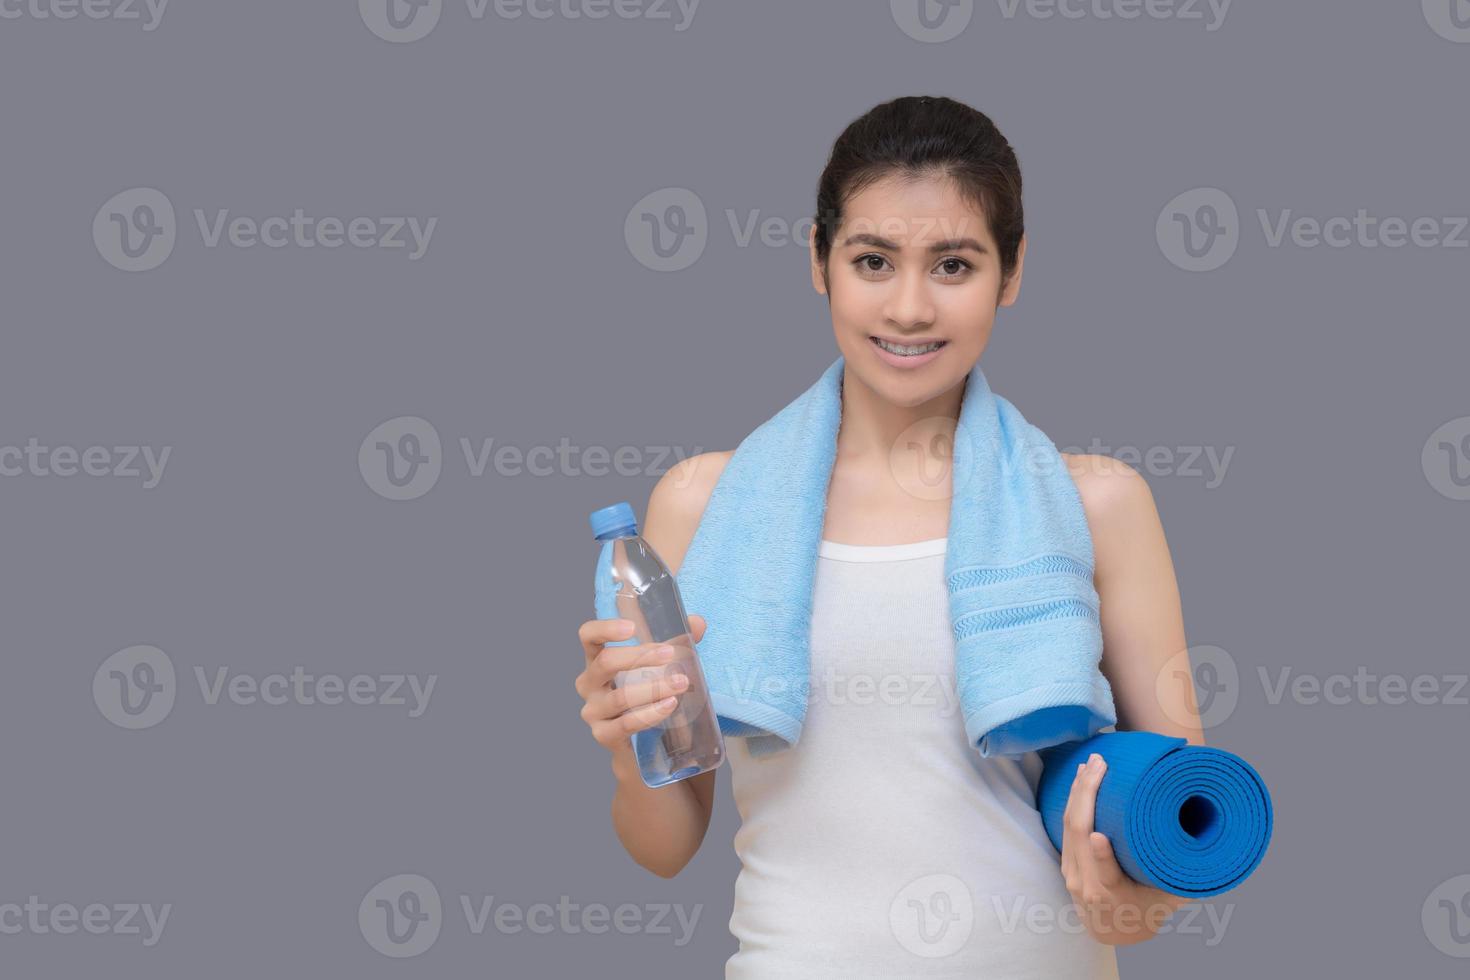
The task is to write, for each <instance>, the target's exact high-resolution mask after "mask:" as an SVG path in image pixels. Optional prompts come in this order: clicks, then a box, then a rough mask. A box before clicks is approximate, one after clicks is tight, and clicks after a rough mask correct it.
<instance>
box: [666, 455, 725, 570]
mask: <svg viewBox="0 0 1470 980" xmlns="http://www.w3.org/2000/svg"><path fill="white" fill-rule="evenodd" d="M734 454H735V450H733V449H730V450H724V451H721V452H708V453H699V454H698V455H696V456H690V457H689V458H688V459H684V460H681V461H680V462H678V463H677V464H675V465H674V466H672V467H670V468H669V470H668V472H666V473H665V474H664V475H663V476H662V477H660V478H659V481H658V483H657V484H655V485H654V488H653V492H652V493H651V494H650V495H649V497H648V511H647V515H646V517H645V518H644V528H643V537H644V539H645V540H647V541H648V543H649V544H651V545H653V547H654V550H655V551H657V552H658V553H659V556H660V557H661V558H663V560H664V562H665V563H666V564H667V565H668V566H669V568H670V569H672V570H674V571H677V570H678V568H679V566H680V565H681V564H683V561H684V552H685V550H686V549H688V547H689V542H690V541H692V540H693V539H694V532H695V530H697V529H698V527H699V522H700V519H701V518H703V517H704V508H705V505H706V504H708V503H709V498H710V494H711V493H713V492H714V489H715V484H716V483H718V482H719V481H720V474H722V473H724V472H725V464H726V463H728V462H729V461H730V457H731V456H733V455H734Z"/></svg>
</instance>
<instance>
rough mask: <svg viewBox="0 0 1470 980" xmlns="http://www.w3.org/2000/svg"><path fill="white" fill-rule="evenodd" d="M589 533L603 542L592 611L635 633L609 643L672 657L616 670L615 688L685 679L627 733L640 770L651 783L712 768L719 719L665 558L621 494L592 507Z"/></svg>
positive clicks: (718, 753) (717, 753)
mask: <svg viewBox="0 0 1470 980" xmlns="http://www.w3.org/2000/svg"><path fill="white" fill-rule="evenodd" d="M591 522H592V533H593V535H594V536H596V538H597V540H598V541H601V542H603V546H602V552H601V554H600V556H599V558H598V562H597V582H596V597H597V618H599V619H626V620H628V621H629V622H631V623H633V625H634V632H633V636H632V637H631V638H630V639H628V640H622V641H618V642H616V643H610V644H608V646H632V645H636V644H640V643H667V644H668V645H669V646H671V647H673V648H674V652H675V655H674V659H673V660H671V661H669V662H668V663H667V664H661V665H659V666H657V667H638V668H635V669H633V670H624V671H620V672H619V673H618V674H617V676H616V677H615V678H614V680H613V686H614V687H616V688H621V687H624V686H626V685H628V684H636V683H640V682H643V681H655V680H658V679H659V678H660V677H670V678H672V677H676V676H678V675H679V674H683V675H684V676H685V677H687V678H689V686H688V687H687V688H685V689H684V690H683V691H682V692H681V693H680V694H679V695H678V698H679V700H678V703H677V704H676V705H675V706H674V710H673V712H672V713H671V714H670V715H669V716H668V717H666V718H664V720H663V721H662V722H661V723H659V724H658V725H655V726H653V727H651V728H645V729H644V730H643V731H641V732H634V733H633V736H632V742H633V750H634V752H635V753H636V754H637V757H638V769H639V771H640V772H641V773H642V775H643V782H644V784H645V785H648V786H666V785H668V784H669V783H673V782H677V781H678V780H680V779H688V778H689V777H690V776H696V775H698V774H699V773H702V772H708V771H709V770H711V769H714V768H715V767H717V766H718V765H719V764H720V763H721V761H723V760H724V758H725V741H724V739H723V738H722V737H721V735H720V723H719V719H718V718H717V717H716V716H715V711H714V707H713V705H711V704H710V699H709V688H708V687H707V686H706V684H705V681H704V671H703V670H701V669H700V666H699V655H698V653H697V652H696V651H695V649H694V637H693V636H692V635H691V633H690V631H689V620H688V618H687V617H686V616H685V615H684V602H683V600H682V599H680V598H679V586H678V584H677V583H676V582H675V580H674V575H673V573H672V572H670V571H669V568H668V566H667V565H665V564H664V562H663V559H661V558H660V557H659V556H658V552H656V551H654V550H653V548H652V547H651V546H650V545H649V543H648V542H647V541H644V540H643V538H642V537H640V536H639V534H638V519H637V518H636V517H634V516H633V508H632V507H631V506H630V505H629V504H628V503H627V502H626V501H625V502H622V503H617V504H613V505H612V506H611V507H604V508H602V509H601V510H596V511H593V512H592V516H591Z"/></svg>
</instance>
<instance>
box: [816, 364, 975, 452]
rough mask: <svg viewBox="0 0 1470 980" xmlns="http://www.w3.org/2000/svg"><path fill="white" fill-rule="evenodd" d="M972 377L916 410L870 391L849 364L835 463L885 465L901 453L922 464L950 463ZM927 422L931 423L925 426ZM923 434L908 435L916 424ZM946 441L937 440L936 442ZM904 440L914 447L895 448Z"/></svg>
mask: <svg viewBox="0 0 1470 980" xmlns="http://www.w3.org/2000/svg"><path fill="white" fill-rule="evenodd" d="M968 377H969V376H968V375H966V377H965V378H964V379H961V380H960V383H959V384H957V385H954V386H953V387H951V388H949V389H948V390H946V391H942V392H940V393H939V394H937V395H935V396H934V397H933V398H930V399H928V400H927V401H923V402H920V403H919V404H917V405H895V404H894V403H893V402H891V401H888V400H887V399H885V398H884V397H883V396H882V395H880V394H879V393H878V392H876V391H874V390H873V389H872V388H870V387H868V386H867V385H866V384H864V383H863V382H862V380H861V379H859V378H858V377H857V375H855V374H854V373H853V371H852V369H851V368H850V367H848V366H847V365H846V364H844V365H843V368H842V425H841V427H840V428H839V429H838V431H837V457H838V459H842V460H849V461H856V460H878V461H886V460H887V459H889V456H890V454H891V453H893V452H895V451H902V452H903V453H904V454H906V455H908V456H917V457H918V459H917V461H918V462H928V461H931V460H938V461H945V460H948V459H949V456H950V452H951V448H952V447H953V445H954V430H955V426H956V425H957V424H958V423H959V417H960V405H961V403H962V402H963V400H964V395H965V388H966V385H967V379H968ZM926 420H927V421H926ZM921 421H925V422H926V424H925V425H924V426H923V427H922V428H921V429H919V430H916V431H915V432H912V433H907V435H906V434H905V433H906V430H908V429H910V428H912V427H913V426H914V425H915V424H916V423H918V422H921ZM941 435H942V436H944V437H945V438H943V439H939V438H936V436H941ZM900 437H904V438H905V441H912V442H913V443H914V444H913V445H912V446H897V445H896V444H897V442H898V441H899V439H900Z"/></svg>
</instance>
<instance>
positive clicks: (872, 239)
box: [812, 177, 1026, 406]
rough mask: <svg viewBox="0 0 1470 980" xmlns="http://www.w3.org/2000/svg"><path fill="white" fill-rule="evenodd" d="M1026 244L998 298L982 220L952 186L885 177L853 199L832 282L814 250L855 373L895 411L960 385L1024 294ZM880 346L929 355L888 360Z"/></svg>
mask: <svg viewBox="0 0 1470 980" xmlns="http://www.w3.org/2000/svg"><path fill="white" fill-rule="evenodd" d="M1025 255H1026V240H1025V238H1024V237H1023V238H1022V239H1021V245H1020V250H1019V252H1018V254H1017V256H1016V268H1015V271H1014V273H1013V274H1012V276H1011V279H1010V281H1008V282H1007V283H1006V286H1005V289H1004V290H1002V289H1001V281H1000V278H1001V277H1000V257H999V252H998V250H997V249H996V245H995V240H994V239H993V238H992V237H991V235H990V229H989V226H988V224H987V223H986V220H985V216H984V215H983V214H981V213H980V212H979V211H978V210H976V209H975V208H974V207H973V206H972V205H970V204H968V203H966V201H965V200H964V198H963V197H962V196H961V195H960V194H959V191H958V189H957V188H956V187H955V186H954V184H953V182H952V181H950V180H948V179H945V178H938V177H927V178H923V179H920V180H903V179H900V178H897V177H887V178H884V179H882V180H880V181H877V182H875V183H873V184H871V185H869V186H868V187H867V188H865V189H864V190H862V191H860V192H859V193H858V194H856V195H854V196H852V197H851V198H850V199H849V200H848V201H847V204H846V206H845V208H844V214H843V217H842V224H841V226H840V227H838V229H837V232H836V234H835V235H834V236H833V241H832V250H831V255H830V258H829V260H828V264H827V270H826V272H827V275H826V276H825V277H824V276H823V269H822V267H821V265H820V264H819V263H818V261H817V256H816V250H815V249H813V250H812V285H813V286H815V287H816V290H817V292H819V293H823V294H826V295H827V296H828V299H829V302H830V305H831V309H832V328H833V330H834V332H835V333H836V335H837V347H838V349H839V350H840V351H841V353H842V356H843V358H844V359H845V361H846V364H847V367H848V369H849V370H851V371H853V372H855V373H856V374H857V376H858V378H859V379H860V380H861V381H863V382H864V383H865V384H866V385H867V386H868V387H869V388H871V389H873V390H874V391H876V392H878V393H879V394H880V395H882V396H883V397H885V398H886V399H888V400H889V401H891V402H893V403H895V404H898V405H904V406H912V405H919V404H922V403H924V402H925V401H928V400H929V399H931V398H933V397H935V396H936V395H939V394H942V393H944V392H945V391H948V390H949V389H950V388H951V387H953V386H954V385H956V384H958V383H960V382H961V381H962V380H964V378H965V376H966V375H967V374H969V373H970V369H971V368H973V367H974V366H975V363H976V362H977V361H979V359H980V354H981V352H982V351H984V350H985V345H986V343H987V342H988V341H989V340H990V329H991V327H992V326H994V324H995V313H996V309H997V307H998V306H1010V305H1011V304H1012V303H1014V302H1015V301H1016V296H1017V294H1018V293H1019V292H1020V288H1021V265H1022V260H1023V259H1024V258H1025ZM878 339H882V340H884V341H888V342H891V343H895V344H898V345H900V346H903V347H906V348H908V349H912V348H913V347H915V346H918V345H928V344H929V343H930V342H931V341H943V345H942V346H941V347H940V348H939V349H938V350H937V351H935V352H933V353H924V354H919V355H911V354H905V353H903V352H897V353H895V352H888V351H884V350H883V349H882V348H881V347H880V346H879V345H878V343H877V340H878Z"/></svg>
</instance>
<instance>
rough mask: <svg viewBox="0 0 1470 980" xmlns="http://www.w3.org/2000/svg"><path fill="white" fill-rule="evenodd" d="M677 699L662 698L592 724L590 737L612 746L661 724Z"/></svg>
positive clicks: (676, 702)
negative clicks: (608, 719)
mask: <svg viewBox="0 0 1470 980" xmlns="http://www.w3.org/2000/svg"><path fill="white" fill-rule="evenodd" d="M678 701H679V699H678V698H677V697H671V698H664V699H663V700H662V701H655V702H654V703H653V704H646V705H644V706H643V707H641V708H634V709H633V710H632V711H628V712H624V713H623V714H621V715H619V716H618V717H616V718H613V719H611V720H610V721H598V722H594V723H593V724H592V735H593V737H594V738H596V739H597V741H599V742H601V743H602V744H603V745H607V746H614V745H617V744H618V743H619V742H621V741H622V740H624V739H626V738H627V737H628V736H629V735H632V734H634V733H636V732H641V731H643V730H644V729H645V728H652V727H653V726H655V725H657V724H659V723H660V722H662V721H663V720H664V719H665V718H667V717H668V716H669V715H670V714H671V713H672V712H673V710H674V707H675V706H676V705H677V704H678Z"/></svg>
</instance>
